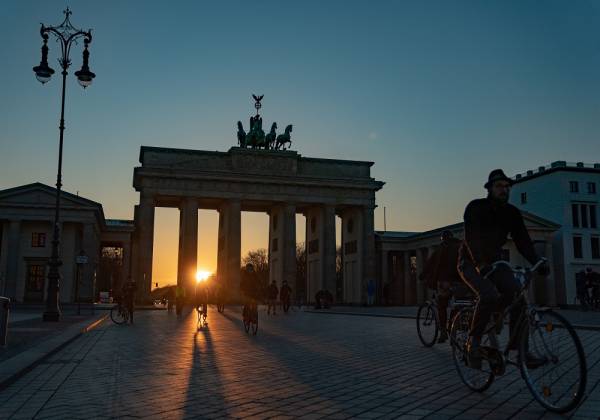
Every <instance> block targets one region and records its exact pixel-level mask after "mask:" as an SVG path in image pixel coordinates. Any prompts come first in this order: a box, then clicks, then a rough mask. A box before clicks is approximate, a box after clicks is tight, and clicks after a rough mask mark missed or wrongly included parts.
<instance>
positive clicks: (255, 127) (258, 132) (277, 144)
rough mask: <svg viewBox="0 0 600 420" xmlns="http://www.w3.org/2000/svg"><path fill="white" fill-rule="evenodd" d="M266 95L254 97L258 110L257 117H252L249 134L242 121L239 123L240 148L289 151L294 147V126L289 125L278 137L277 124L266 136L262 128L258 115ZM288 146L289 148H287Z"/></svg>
mask: <svg viewBox="0 0 600 420" xmlns="http://www.w3.org/2000/svg"><path fill="white" fill-rule="evenodd" d="M263 97H264V95H260V96H257V95H252V98H253V99H254V108H256V115H253V116H251V117H250V126H249V128H248V132H246V131H245V130H244V126H243V124H242V122H241V121H238V122H237V127H238V132H237V138H238V146H239V147H244V148H252V149H265V150H287V149H289V148H290V147H291V145H292V139H291V135H290V133H291V132H292V124H289V125H288V126H287V127H286V128H285V131H284V133H283V134H279V135H277V123H276V122H274V123H273V124H271V131H269V133H267V134H265V132H264V130H263V128H262V123H263V121H262V117H261V116H260V114H259V113H258V110H259V109H260V108H261V107H262V104H261V103H260V101H261V100H262V98H263ZM286 145H287V147H286Z"/></svg>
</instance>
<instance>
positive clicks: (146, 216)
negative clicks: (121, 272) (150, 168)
mask: <svg viewBox="0 0 600 420" xmlns="http://www.w3.org/2000/svg"><path fill="white" fill-rule="evenodd" d="M138 216H139V217H138V222H139V224H138V226H137V227H136V229H137V230H138V254H139V256H138V273H137V275H138V278H136V279H133V280H135V281H136V283H137V287H138V299H139V298H142V299H145V298H147V297H148V295H149V294H150V289H151V285H152V253H153V247H154V197H152V196H151V195H148V194H145V193H142V194H141V196H140V204H139V207H138Z"/></svg>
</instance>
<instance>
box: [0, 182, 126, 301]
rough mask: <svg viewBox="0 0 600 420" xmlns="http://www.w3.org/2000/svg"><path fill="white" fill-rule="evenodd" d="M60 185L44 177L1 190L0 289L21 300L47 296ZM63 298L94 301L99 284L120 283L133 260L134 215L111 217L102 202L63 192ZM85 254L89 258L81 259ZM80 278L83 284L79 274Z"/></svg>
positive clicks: (105, 286) (107, 286)
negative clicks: (43, 181)
mask: <svg viewBox="0 0 600 420" xmlns="http://www.w3.org/2000/svg"><path fill="white" fill-rule="evenodd" d="M55 200H56V189H54V188H52V187H49V186H47V185H44V184H41V183H34V184H28V185H23V186H20V187H16V188H9V189H5V190H1V191H0V295H2V296H7V297H10V298H11V299H12V300H13V301H16V302H32V303H35V302H38V303H39V302H43V301H44V299H45V297H46V289H47V273H48V265H47V264H48V260H49V258H50V254H51V248H52V243H51V241H52V230H53V223H54V208H55ZM60 231H61V242H60V256H61V259H62V263H63V264H62V266H61V267H60V269H59V270H60V274H61V284H60V300H61V302H75V301H76V291H78V293H79V297H80V300H81V301H84V302H85V301H87V302H89V301H92V299H94V298H96V297H97V292H98V291H99V290H109V289H111V288H116V287H120V283H121V282H122V281H123V279H126V278H127V275H128V270H129V262H130V256H131V255H130V252H129V250H130V248H131V245H130V243H131V236H132V232H133V223H132V222H131V221H120V220H107V219H105V217H104V211H103V209H102V205H101V204H100V203H97V202H95V201H92V200H88V199H86V198H83V197H80V196H78V195H75V194H71V193H68V192H66V191H62V194H61V222H60ZM79 255H85V256H86V257H87V263H85V264H80V265H79V266H78V265H77V263H76V259H77V256H79ZM77 279H79V288H78V289H79V290H77V285H76V280H77Z"/></svg>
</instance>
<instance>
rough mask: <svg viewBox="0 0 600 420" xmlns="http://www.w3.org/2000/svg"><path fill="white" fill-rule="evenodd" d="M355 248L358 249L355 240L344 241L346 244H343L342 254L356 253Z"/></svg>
mask: <svg viewBox="0 0 600 420" xmlns="http://www.w3.org/2000/svg"><path fill="white" fill-rule="evenodd" d="M357 250H358V244H357V242H356V240H354V241H349V242H346V244H345V246H344V255H350V254H356V251H357Z"/></svg>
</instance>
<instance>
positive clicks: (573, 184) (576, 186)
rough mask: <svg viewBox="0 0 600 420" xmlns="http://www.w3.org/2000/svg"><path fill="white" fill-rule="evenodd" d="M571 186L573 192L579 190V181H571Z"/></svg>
mask: <svg viewBox="0 0 600 420" xmlns="http://www.w3.org/2000/svg"><path fill="white" fill-rule="evenodd" d="M569 186H570V188H571V192H572V193H576V192H579V183H578V182H577V181H569Z"/></svg>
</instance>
